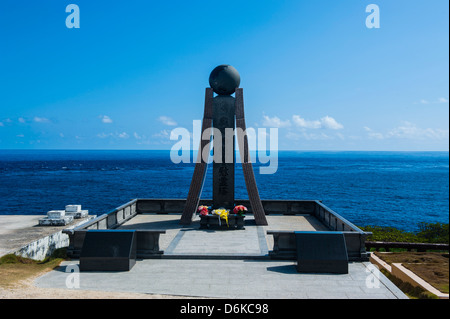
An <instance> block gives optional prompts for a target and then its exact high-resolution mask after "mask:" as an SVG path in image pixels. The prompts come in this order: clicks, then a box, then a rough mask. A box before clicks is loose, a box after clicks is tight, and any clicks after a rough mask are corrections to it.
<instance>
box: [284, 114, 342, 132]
mask: <svg viewBox="0 0 450 319" xmlns="http://www.w3.org/2000/svg"><path fill="white" fill-rule="evenodd" d="M292 121H293V122H294V124H295V125H296V126H297V127H300V128H308V129H319V128H328V129H332V130H340V129H343V128H344V126H343V125H342V124H340V123H338V122H337V121H336V120H335V119H334V118H332V117H331V116H328V115H327V116H325V117H322V118H321V119H320V120H315V121H308V120H305V119H304V118H302V117H300V116H299V115H293V116H292Z"/></svg>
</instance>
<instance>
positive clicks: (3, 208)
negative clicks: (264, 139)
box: [0, 150, 449, 231]
mask: <svg viewBox="0 0 450 319" xmlns="http://www.w3.org/2000/svg"><path fill="white" fill-rule="evenodd" d="M261 165H263V166H267V164H261V163H258V162H257V163H254V169H255V175H256V182H257V184H258V188H259V192H260V196H261V198H262V199H305V200H312V199H314V200H322V201H323V203H324V204H325V205H326V206H328V207H329V208H331V209H332V210H334V211H335V212H336V213H338V214H340V215H341V216H343V217H344V218H346V219H348V220H349V221H350V222H352V223H354V224H356V225H359V226H364V225H379V226H393V227H396V228H400V229H403V230H407V231H414V230H417V225H418V224H419V223H420V222H443V223H448V221H449V153H448V152H304V151H282V152H279V153H278V170H277V172H276V173H275V174H272V175H262V174H259V166H261ZM208 170H209V171H208V174H207V177H206V181H205V187H204V189H203V193H202V198H212V165H210V167H209V169H208ZM193 171H194V164H193V163H180V164H174V163H173V162H172V161H171V159H170V156H169V151H109V150H108V151H84V150H83V151H82V150H0V214H3V215H21V214H24V215H28V214H37V215H44V214H46V213H47V211H49V210H54V209H64V207H65V205H68V204H80V205H82V208H83V209H87V210H89V212H90V214H97V215H98V214H103V213H106V212H108V211H110V210H111V209H114V208H115V207H117V206H120V205H121V204H124V203H126V202H128V201H129V200H131V199H134V198H186V196H187V193H188V191H189V185H190V181H191V178H192V174H193ZM236 198H242V199H246V198H248V196H247V192H246V188H245V182H244V179H243V174H242V168H241V166H240V164H237V165H236Z"/></svg>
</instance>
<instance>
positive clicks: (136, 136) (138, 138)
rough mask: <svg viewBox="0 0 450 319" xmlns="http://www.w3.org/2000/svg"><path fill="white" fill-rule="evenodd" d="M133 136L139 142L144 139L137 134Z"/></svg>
mask: <svg viewBox="0 0 450 319" xmlns="http://www.w3.org/2000/svg"><path fill="white" fill-rule="evenodd" d="M133 136H134V138H135V139H137V140H140V139H142V136H140V135H139V134H138V133H136V132H134V133H133Z"/></svg>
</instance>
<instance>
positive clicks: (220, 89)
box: [209, 64, 241, 95]
mask: <svg viewBox="0 0 450 319" xmlns="http://www.w3.org/2000/svg"><path fill="white" fill-rule="evenodd" d="M240 83H241V76H240V75H239V72H238V71H237V70H236V69H235V68H233V67H232V66H231V65H227V64H222V65H219V66H218V67H216V68H215V69H214V70H212V72H211V75H210V76H209V85H210V86H211V87H212V89H213V91H214V92H215V93H217V94H219V95H231V94H233V93H234V91H236V88H238V87H239V84H240Z"/></svg>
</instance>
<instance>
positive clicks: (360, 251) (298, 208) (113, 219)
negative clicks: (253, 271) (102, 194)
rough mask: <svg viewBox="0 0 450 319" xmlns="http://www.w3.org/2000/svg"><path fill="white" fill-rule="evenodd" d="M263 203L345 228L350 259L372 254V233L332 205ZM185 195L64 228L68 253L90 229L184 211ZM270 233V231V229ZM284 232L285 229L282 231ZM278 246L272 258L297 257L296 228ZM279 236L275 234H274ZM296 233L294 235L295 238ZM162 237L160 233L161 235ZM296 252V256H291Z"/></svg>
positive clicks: (134, 204)
mask: <svg viewBox="0 0 450 319" xmlns="http://www.w3.org/2000/svg"><path fill="white" fill-rule="evenodd" d="M235 202H236V203H238V204H241V205H244V206H246V207H247V208H248V213H249V214H252V208H251V205H250V201H249V200H242V199H236V200H235ZM261 202H262V205H263V208H264V211H265V213H266V215H270V214H283V215H296V214H299V215H300V214H309V215H313V216H315V217H316V218H317V219H318V220H319V221H320V222H322V223H323V224H324V225H325V226H326V227H327V228H328V230H330V231H341V232H343V233H344V236H345V241H346V245H347V250H348V257H349V259H350V260H355V261H356V260H357V261H366V260H368V255H367V253H366V249H365V240H366V237H367V236H368V235H370V234H371V233H367V232H363V231H362V230H360V229H359V228H358V227H356V226H355V225H353V224H352V223H350V222H349V221H347V220H346V219H345V218H343V217H342V216H340V215H338V214H336V213H335V212H333V211H332V210H331V209H329V208H328V207H326V206H325V205H323V204H322V203H321V202H320V201H317V200H262V201H261ZM185 203H186V200H185V199H169V198H165V199H164V198H162V199H134V200H132V201H130V202H128V203H126V204H124V205H122V206H119V207H117V208H116V209H114V210H112V211H111V212H109V213H107V214H104V215H101V216H99V217H97V218H95V219H94V220H92V221H90V222H88V223H86V224H83V225H81V226H79V227H76V228H74V229H71V230H64V231H63V232H64V233H66V234H67V235H68V236H69V239H70V243H69V247H68V254H69V255H71V256H73V257H76V256H78V255H79V252H80V249H81V246H82V242H83V240H84V236H85V232H86V231H87V230H89V229H115V228H117V227H119V226H120V225H122V224H123V223H125V222H126V221H128V220H129V219H131V218H133V217H134V216H136V215H137V214H145V213H155V214H170V213H177V214H180V217H181V212H182V211H183V209H184V206H185ZM212 204H213V201H212V199H203V200H200V205H205V206H211V205H212ZM268 233H269V232H268ZM281 233H282V232H281ZM277 236H278V237H276V238H275V246H276V247H280V246H283V245H286V247H285V248H283V249H278V250H276V249H274V251H273V252H272V258H279V259H286V258H287V259H291V258H292V259H293V258H294V257H295V249H296V248H295V245H293V244H292V243H295V240H294V239H293V238H294V232H285V234H281V235H277ZM274 237H275V235H274ZM291 237H292V238H291ZM158 238H159V237H158ZM291 256H292V257H291Z"/></svg>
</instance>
